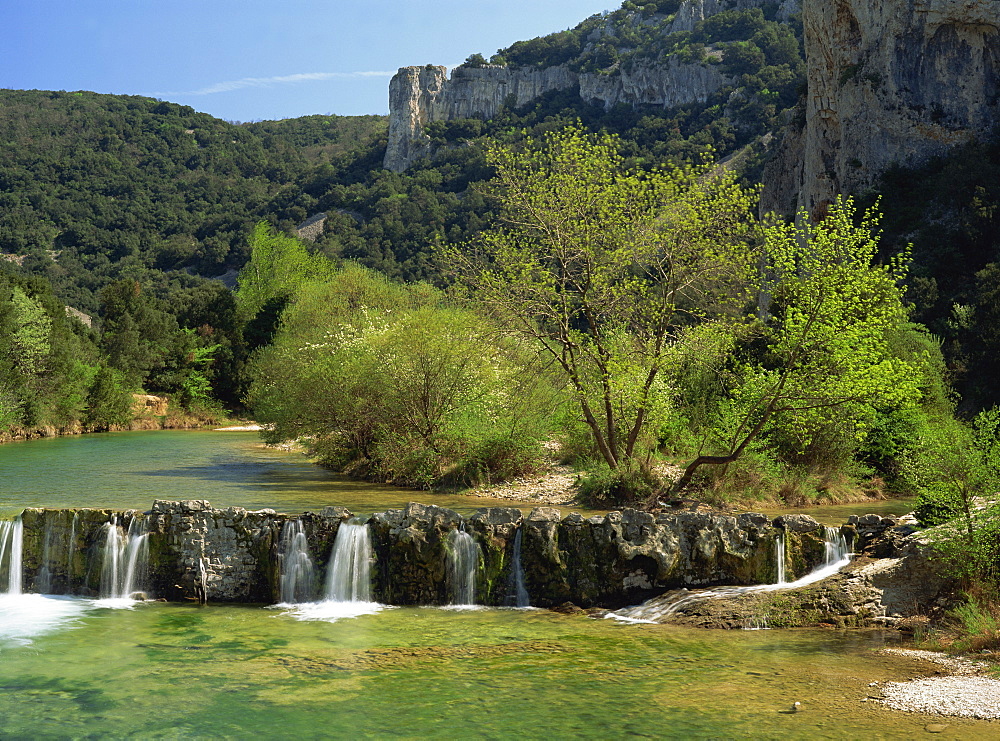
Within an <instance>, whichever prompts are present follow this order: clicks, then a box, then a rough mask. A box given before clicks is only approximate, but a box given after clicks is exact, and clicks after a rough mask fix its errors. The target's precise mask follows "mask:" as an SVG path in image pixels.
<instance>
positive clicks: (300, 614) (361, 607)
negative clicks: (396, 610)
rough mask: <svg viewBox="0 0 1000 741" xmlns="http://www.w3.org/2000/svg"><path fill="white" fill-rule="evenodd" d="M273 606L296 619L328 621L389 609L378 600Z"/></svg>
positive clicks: (325, 601) (326, 601)
mask: <svg viewBox="0 0 1000 741" xmlns="http://www.w3.org/2000/svg"><path fill="white" fill-rule="evenodd" d="M275 607H277V608H279V609H283V610H284V612H282V613H281V614H282V615H288V616H289V617H293V618H295V619H296V620H325V621H326V622H329V623H334V622H336V621H338V620H344V619H349V618H356V617H361V616H362V615H374V614H375V613H377V612H382V610H387V609H391V608H390V606H389V605H383V604H381V603H379V602H336V601H334V600H323V601H322V602H303V603H300V604H294V605H289V604H280V605H275Z"/></svg>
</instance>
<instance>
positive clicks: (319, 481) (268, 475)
mask: <svg viewBox="0 0 1000 741" xmlns="http://www.w3.org/2000/svg"><path fill="white" fill-rule="evenodd" d="M154 499H207V500H209V501H210V502H211V503H212V504H213V505H214V506H216V507H230V506H237V507H245V508H247V509H262V508H265V507H269V508H271V509H275V510H277V511H279V512H290V513H299V512H305V511H309V510H311V511H316V510H319V509H321V508H322V507H325V506H327V505H341V506H345V507H347V508H349V509H350V510H351V511H352V512H354V513H355V514H371V513H372V512H377V511H381V510H385V509H390V508H398V507H405V506H406V503H407V502H411V501H414V500H419V501H421V502H424V503H426V504H438V505H440V506H442V507H450V508H452V509H455V510H457V511H459V512H461V513H463V514H469V513H472V512H474V511H475V510H476V509H478V508H479V507H504V506H507V507H509V506H512V505H511V502H509V501H506V500H499V499H485V498H479V497H466V496H459V495H442V494H431V493H427V492H414V491H412V490H409V489H401V488H395V487H391V486H379V485H376V484H368V483H365V482H359V481H352V480H350V479H348V478H347V477H346V476H341V475H338V474H335V473H332V472H330V471H327V470H325V469H323V468H320V467H319V466H316V465H313V464H312V463H309V461H307V460H306V459H305V457H304V456H302V455H301V454H300V453H296V452H288V451H282V450H276V449H274V448H266V447H264V446H263V445H262V444H261V442H260V438H259V437H258V436H257V433H255V432H214V431H190V430H162V431H157V432H120V433H107V434H99V435H80V436H77V437H59V438H48V439H43V440H31V441H28V442H17V443H10V444H8V445H0V515H4V514H8V515H9V514H16V513H17V512H19V511H20V510H22V509H23V508H25V507H108V508H113V509H141V510H146V509H149V507H150V506H151V505H152V503H153V500H154ZM567 514H568V512H567Z"/></svg>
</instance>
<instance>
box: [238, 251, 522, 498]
mask: <svg viewBox="0 0 1000 741" xmlns="http://www.w3.org/2000/svg"><path fill="white" fill-rule="evenodd" d="M442 301H443V296H442V295H441V294H439V293H438V292H436V291H434V290H433V289H430V288H429V287H427V286H419V285H418V286H412V287H403V286H396V285H392V284H390V283H389V282H388V281H386V280H385V279H384V278H383V277H380V276H377V275H375V274H373V273H370V272H368V271H365V270H362V269H360V268H357V267H348V268H346V269H345V270H344V272H343V273H341V274H340V275H338V276H335V277H334V278H333V279H331V281H330V282H328V283H324V284H320V283H314V284H306V285H305V286H303V287H302V288H301V289H300V291H299V292H298V294H297V295H296V297H295V299H294V301H293V302H292V303H291V304H290V306H289V308H288V309H287V311H286V312H285V315H284V317H283V319H282V323H281V328H280V330H279V332H278V334H277V336H276V337H275V341H274V344H273V345H271V346H269V347H267V348H264V349H262V350H261V351H260V352H259V353H258V354H257V356H256V358H255V359H254V362H253V371H254V382H253V384H252V386H251V389H250V394H249V398H248V401H249V402H250V404H251V405H252V407H253V409H254V412H255V415H256V417H257V419H259V420H261V421H262V422H267V423H269V424H271V425H273V428H272V429H271V430H270V431H269V432H268V433H267V434H268V437H269V439H271V440H287V439H296V438H300V437H303V436H309V437H311V438H313V440H314V445H315V447H316V449H317V451H318V452H319V453H320V454H321V455H322V456H323V457H324V458H326V460H328V461H329V462H330V463H332V464H334V465H336V466H337V467H339V468H345V467H346V468H350V469H352V470H354V471H355V472H358V473H365V474H367V475H372V476H377V477H379V478H383V479H387V480H394V481H397V482H400V483H407V484H410V485H418V486H429V485H431V484H432V483H434V482H435V481H437V480H439V479H440V478H441V477H442V476H445V475H447V474H449V472H455V471H457V470H458V469H460V468H461V467H462V465H463V461H464V460H465V459H466V458H467V457H468V456H470V455H472V454H473V453H475V451H476V450H477V449H479V450H480V451H482V450H484V449H485V448H486V447H489V444H491V443H492V447H493V450H494V453H495V455H503V454H506V452H509V451H510V450H511V449H512V448H511V446H510V445H508V446H506V447H504V446H503V445H501V444H499V443H498V441H504V440H506V441H515V442H518V443H520V442H521V441H523V440H524V439H526V438H527V439H533V440H537V437H534V435H535V434H537V432H536V430H534V429H532V425H534V424H537V423H538V421H539V416H540V415H538V414H537V412H535V413H533V414H532V413H526V412H525V409H526V408H528V406H529V405H528V403H527V402H528V400H529V398H530V397H531V396H532V394H530V393H526V392H524V391H521V392H518V393H515V392H514V391H512V389H524V388H529V387H528V386H526V385H525V384H523V383H522V382H521V378H520V376H519V374H520V373H522V372H523V371H522V365H521V364H520V363H519V359H518V357H517V353H516V352H513V351H512V349H511V348H510V347H509V346H506V345H505V344H504V343H499V344H498V343H496V342H494V341H493V339H494V338H492V337H491V336H490V334H489V333H490V331H491V330H490V327H489V326H488V325H486V324H484V322H483V320H482V318H481V317H478V316H476V315H474V314H473V313H471V312H469V311H466V310H461V309H456V308H449V307H447V306H444V305H443V304H442ZM529 430H530V432H531V434H529V433H528V431H529ZM536 447H537V444H536ZM480 463H482V465H483V467H485V468H486V469H489V468H490V467H491V465H493V464H492V462H491V461H480Z"/></svg>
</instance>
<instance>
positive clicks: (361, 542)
mask: <svg viewBox="0 0 1000 741" xmlns="http://www.w3.org/2000/svg"><path fill="white" fill-rule="evenodd" d="M371 559H372V545H371V538H370V536H369V534H368V525H367V524H365V523H364V522H362V521H361V520H358V519H353V520H348V521H347V522H344V523H341V525H340V528H339V529H338V530H337V539H336V540H334V542H333V550H332V552H331V553H330V566H329V570H328V571H327V577H326V599H327V600H329V601H331V602H371V599H372V597H371V590H372V587H371Z"/></svg>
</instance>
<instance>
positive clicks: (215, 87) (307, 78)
mask: <svg viewBox="0 0 1000 741" xmlns="http://www.w3.org/2000/svg"><path fill="white" fill-rule="evenodd" d="M394 74H396V73H395V72H382V71H368V72H300V73H298V74H294V75H277V76H275V77H244V78H243V79H241V80H227V81H225V82H216V83H214V84H212V85H208V86H207V87H203V88H199V89H198V90H185V91H182V92H161V93H150V96H151V97H154V98H166V97H172V96H180V95H214V94H215V93H228V92H231V91H233V90H242V89H244V88H248V87H271V86H272V85H284V84H286V83H295V82H313V81H316V80H334V79H350V78H359V77H392V76H393V75H394Z"/></svg>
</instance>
